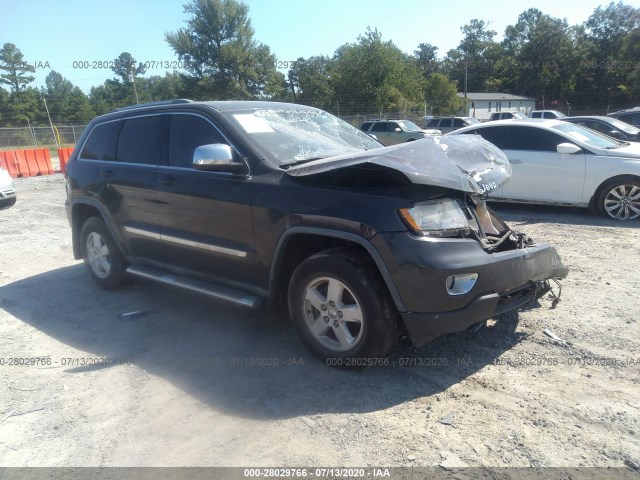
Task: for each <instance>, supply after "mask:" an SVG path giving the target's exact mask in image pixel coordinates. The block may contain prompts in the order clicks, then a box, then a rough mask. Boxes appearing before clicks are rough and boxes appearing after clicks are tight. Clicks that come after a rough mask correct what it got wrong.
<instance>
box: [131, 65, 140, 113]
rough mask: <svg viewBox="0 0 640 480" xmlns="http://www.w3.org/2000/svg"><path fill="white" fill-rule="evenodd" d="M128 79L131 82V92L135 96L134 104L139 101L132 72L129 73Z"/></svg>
mask: <svg viewBox="0 0 640 480" xmlns="http://www.w3.org/2000/svg"><path fill="white" fill-rule="evenodd" d="M129 80H130V81H131V83H132V84H133V93H134V95H135V97H136V105H137V104H138V103H140V101H139V100H138V90H137V89H136V77H134V76H133V72H130V73H129Z"/></svg>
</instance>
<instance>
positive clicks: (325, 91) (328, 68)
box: [288, 55, 335, 109]
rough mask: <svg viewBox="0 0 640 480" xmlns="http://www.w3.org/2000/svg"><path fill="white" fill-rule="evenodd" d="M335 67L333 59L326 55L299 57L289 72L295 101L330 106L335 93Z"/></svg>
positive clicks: (322, 106) (320, 106)
mask: <svg viewBox="0 0 640 480" xmlns="http://www.w3.org/2000/svg"><path fill="white" fill-rule="evenodd" d="M333 67H334V62H333V60H331V59H330V58H329V57H325V56H324V55H323V56H318V57H309V58H308V59H304V58H298V60H296V61H295V62H294V64H293V66H292V67H291V69H290V70H289V74H288V78H289V86H290V88H291V93H292V97H293V98H292V99H293V101H295V102H297V103H302V104H305V105H313V106H316V107H318V108H324V109H327V108H330V107H331V104H332V103H333V98H334V95H335V92H334V90H333V85H332V74H333V72H332V70H333Z"/></svg>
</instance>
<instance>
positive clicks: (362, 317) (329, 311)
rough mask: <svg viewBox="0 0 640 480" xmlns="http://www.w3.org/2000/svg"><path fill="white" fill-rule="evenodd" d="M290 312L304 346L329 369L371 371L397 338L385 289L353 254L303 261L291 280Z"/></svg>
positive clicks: (368, 264)
mask: <svg viewBox="0 0 640 480" xmlns="http://www.w3.org/2000/svg"><path fill="white" fill-rule="evenodd" d="M289 311H290V313H291V316H292V319H293V322H294V324H295V326H296V329H297V330H298V333H299V335H300V336H301V338H302V340H303V341H304V343H305V344H306V345H307V347H308V348H309V349H310V350H311V351H312V352H313V353H314V354H315V355H316V356H318V357H319V358H321V359H322V360H324V361H325V362H326V363H327V364H329V365H334V366H341V367H346V368H350V367H351V368H362V367H365V366H367V365H372V364H374V363H375V362H376V361H377V360H378V359H381V358H383V357H384V356H385V355H386V354H387V353H388V352H389V351H390V350H391V348H392V347H393V346H394V345H395V343H396V342H397V340H398V338H399V337H400V334H399V333H400V332H399V330H400V329H399V325H400V322H399V315H398V313H397V311H396V309H395V307H394V306H393V304H392V302H391V299H390V298H389V294H388V292H387V289H386V286H385V285H384V284H383V282H382V280H381V279H380V276H379V274H378V272H377V270H376V269H375V267H374V266H373V264H372V262H371V261H370V260H369V259H368V258H367V257H366V256H365V255H364V254H361V253H359V252H358V251H355V250H350V249H344V248H336V249H330V250H325V251H323V252H320V253H317V254H315V255H313V256H311V257H309V258H307V259H306V260H304V261H303V262H302V263H301V264H300V265H299V266H298V268H297V269H296V270H295V272H294V274H293V276H292V278H291V283H290V285H289Z"/></svg>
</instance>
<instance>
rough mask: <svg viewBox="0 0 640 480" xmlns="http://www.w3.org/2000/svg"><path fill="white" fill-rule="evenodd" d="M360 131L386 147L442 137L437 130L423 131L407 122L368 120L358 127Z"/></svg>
mask: <svg viewBox="0 0 640 480" xmlns="http://www.w3.org/2000/svg"><path fill="white" fill-rule="evenodd" d="M360 130H362V131H363V132H365V133H368V134H369V135H372V136H374V137H375V138H376V139H377V140H378V141H379V142H381V143H382V144H383V145H387V146H388V145H396V144H398V143H404V142H413V141H414V140H419V139H421V138H424V137H427V136H433V135H442V132H440V131H439V130H433V129H432V130H423V129H421V128H420V127H419V126H417V125H416V124H415V123H413V122H411V121H409V120H368V121H366V122H364V123H363V124H362V125H361V126H360Z"/></svg>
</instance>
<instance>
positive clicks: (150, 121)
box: [117, 115, 166, 165]
mask: <svg viewBox="0 0 640 480" xmlns="http://www.w3.org/2000/svg"><path fill="white" fill-rule="evenodd" d="M163 120H164V118H163V116H162V115H153V116H149V117H138V118H130V119H128V120H125V121H124V125H123V126H122V131H121V132H120V138H119V139H118V150H117V159H118V161H119V162H127V163H143V164H147V165H157V164H159V163H160V162H161V157H162V146H163V144H164V139H165V138H166V137H165V136H164V135H163Z"/></svg>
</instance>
